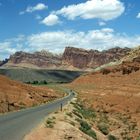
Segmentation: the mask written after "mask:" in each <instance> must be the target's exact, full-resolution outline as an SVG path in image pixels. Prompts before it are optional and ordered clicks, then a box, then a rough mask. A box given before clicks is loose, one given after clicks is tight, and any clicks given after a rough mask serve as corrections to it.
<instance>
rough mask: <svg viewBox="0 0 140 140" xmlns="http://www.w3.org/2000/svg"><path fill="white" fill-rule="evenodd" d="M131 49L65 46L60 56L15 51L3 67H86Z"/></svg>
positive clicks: (93, 65)
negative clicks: (91, 48) (101, 49)
mask: <svg viewBox="0 0 140 140" xmlns="http://www.w3.org/2000/svg"><path fill="white" fill-rule="evenodd" d="M130 50H131V49H129V48H119V47H116V48H112V49H109V50H105V51H102V52H100V51H98V50H85V49H80V48H74V47H66V48H65V51H64V53H63V55H62V56H59V55H54V54H52V53H49V52H47V51H41V52H35V53H26V52H22V51H20V52H16V53H15V54H13V55H11V56H10V58H9V60H8V61H7V62H6V63H3V66H5V67H28V68H45V69H85V70H86V69H88V68H96V67H98V66H101V65H103V64H106V63H109V62H112V61H116V60H119V59H121V58H122V57H124V56H125V55H126V54H127V53H128V52H130Z"/></svg>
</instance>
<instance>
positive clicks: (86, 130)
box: [79, 120, 97, 139]
mask: <svg viewBox="0 0 140 140" xmlns="http://www.w3.org/2000/svg"><path fill="white" fill-rule="evenodd" d="M79 129H80V130H81V131H82V132H84V133H85V134H87V135H89V136H91V137H92V138H94V139H97V137H96V133H95V132H94V131H93V130H92V129H91V126H90V125H89V124H88V123H87V122H86V121H83V120H81V122H80V128H79Z"/></svg>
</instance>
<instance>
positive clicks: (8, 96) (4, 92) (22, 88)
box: [0, 75, 62, 113]
mask: <svg viewBox="0 0 140 140" xmlns="http://www.w3.org/2000/svg"><path fill="white" fill-rule="evenodd" d="M60 96H62V95H59V94H57V93H55V91H53V90H52V89H49V88H47V87H33V86H29V85H26V84H22V83H19V82H16V81H13V80H10V79H8V78H7V77H5V76H1V75H0V113H4V112H9V111H14V110H19V109H22V108H26V107H31V106H35V105H38V104H41V103H46V102H48V101H50V100H54V99H56V98H58V97H60Z"/></svg>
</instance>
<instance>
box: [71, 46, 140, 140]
mask: <svg viewBox="0 0 140 140" xmlns="http://www.w3.org/2000/svg"><path fill="white" fill-rule="evenodd" d="M139 48H140V47H138V48H137V49H134V50H133V51H132V52H130V54H128V56H127V57H126V58H129V59H123V61H122V64H120V65H117V66H113V67H111V66H110V67H109V68H104V69H102V70H101V71H97V72H92V73H89V74H86V75H83V76H81V77H79V78H77V79H76V80H75V81H73V82H72V83H71V84H70V85H69V86H70V87H71V88H73V89H75V90H76V91H77V92H78V93H79V97H80V98H81V100H82V101H83V103H84V105H85V106H87V107H90V108H92V109H93V110H94V111H95V112H96V119H95V120H94V122H93V126H94V128H96V129H98V130H100V131H101V132H102V133H103V134H105V135H107V134H108V133H111V134H113V135H115V136H116V137H118V138H119V139H127V138H129V139H136V138H137V137H138V136H140V54H139V50H140V49H139ZM135 50H136V51H135ZM132 54H133V55H132ZM124 60H125V61H124ZM126 60H127V61H126Z"/></svg>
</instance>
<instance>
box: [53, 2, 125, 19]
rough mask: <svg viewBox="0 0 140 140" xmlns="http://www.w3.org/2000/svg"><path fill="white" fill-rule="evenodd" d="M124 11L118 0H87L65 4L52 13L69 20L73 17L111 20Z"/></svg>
mask: <svg viewBox="0 0 140 140" xmlns="http://www.w3.org/2000/svg"><path fill="white" fill-rule="evenodd" d="M124 11H125V6H124V4H123V3H122V2H121V1H120V0H88V1H86V2H84V3H79V4H73V5H69V6H67V7H66V6H65V7H63V8H62V9H60V10H58V11H54V13H56V14H58V15H61V16H64V17H66V18H67V19H69V20H74V19H75V18H82V19H93V18H99V19H102V20H105V21H107V20H112V19H115V18H117V17H119V16H120V15H121V14H122V13H123V12H124Z"/></svg>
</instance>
